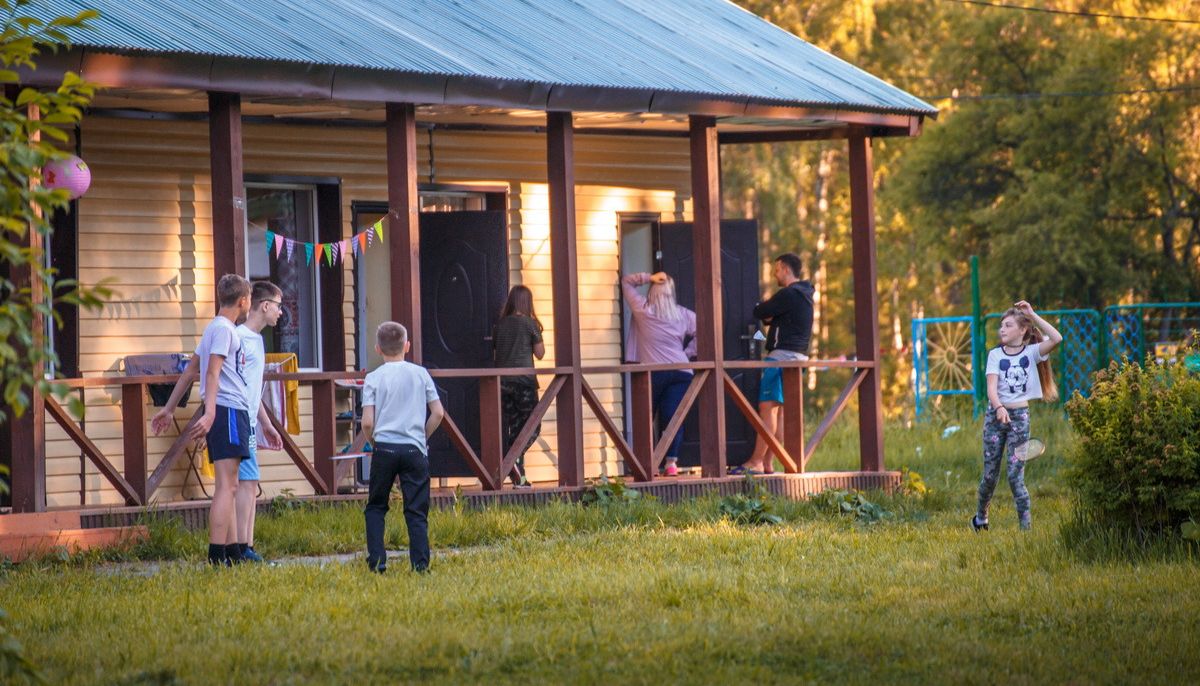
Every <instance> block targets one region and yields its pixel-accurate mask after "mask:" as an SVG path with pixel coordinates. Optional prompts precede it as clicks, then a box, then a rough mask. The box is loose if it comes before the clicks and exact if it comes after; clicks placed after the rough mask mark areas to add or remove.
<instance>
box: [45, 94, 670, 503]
mask: <svg viewBox="0 0 1200 686" xmlns="http://www.w3.org/2000/svg"><path fill="white" fill-rule="evenodd" d="M82 139H83V157H84V158H85V159H86V160H87V162H88V164H89V165H90V167H91V169H92V179H93V181H92V188H91V190H90V191H89V192H88V194H87V195H86V196H85V197H84V198H83V199H82V200H81V201H80V205H79V211H80V214H79V260H80V264H79V267H80V277H81V280H82V281H83V282H84V283H85V284H89V285H94V284H96V283H99V282H101V281H102V280H107V281H108V282H109V284H110V286H111V287H113V288H114V289H115V290H116V291H117V295H116V296H115V297H114V298H113V300H112V302H110V303H109V304H107V305H106V306H105V307H104V309H103V310H102V311H100V312H96V313H92V312H86V311H85V312H81V314H80V350H81V353H80V369H81V372H82V374H83V375H84V376H106V375H117V374H119V373H120V361H121V359H122V358H123V357H124V356H125V355H128V354H135V353H154V352H179V351H190V350H192V349H193V348H194V347H195V344H196V342H197V340H198V338H199V335H200V332H201V331H202V330H203V328H204V325H205V324H206V323H207V321H208V320H209V318H210V317H211V316H212V313H213V309H214V308H213V305H212V303H211V294H212V287H213V281H214V275H213V270H212V264H213V257H212V224H211V217H212V208H211V205H210V198H211V189H210V177H209V166H208V154H209V153H208V129H207V125H206V124H205V123H196V122H161V121H131V120H122V119H105V118H95V119H88V120H86V121H85V122H84V124H83V135H82ZM424 143H425V141H424V140H423V141H422V145H420V146H418V152H419V154H420V156H421V159H420V169H419V171H420V175H421V180H422V181H427V180H428V178H429V176H428V175H429V168H428V160H427V155H428V147H427V145H425V144H424ZM434 146H435V160H436V171H437V178H436V179H435V180H436V181H437V182H438V183H477V184H483V185H503V186H506V187H508V188H509V190H510V194H509V213H508V219H509V264H510V269H511V276H510V281H511V283H513V284H518V283H524V284H526V285H529V286H530V287H531V288H533V290H534V293H535V297H536V306H537V308H538V311H539V314H540V315H541V316H542V318H543V320H544V321H545V322H546V324H547V325H548V327H549V328H548V330H547V331H546V341H547V357H546V360H544V361H543V362H542V364H543V365H546V366H552V365H553V364H554V342H553V340H554V339H553V326H552V315H553V307H552V304H551V302H550V297H551V291H550V283H551V278H550V259H549V245H548V243H549V241H548V228H549V227H548V198H547V188H546V183H545V179H546V173H545V141H544V139H543V138H542V137H540V136H537V135H533V134H509V133H505V134H497V133H484V132H462V133H459V132H455V133H447V132H441V131H439V132H437V133H436V134H435V138H434ZM244 147H245V172H246V173H247V174H286V175H289V176H318V177H338V178H340V179H341V180H342V200H343V208H342V216H343V219H344V226H343V232H344V234H345V235H347V236H348V235H350V234H351V233H352V232H353V230H354V228H355V227H351V226H350V221H351V218H352V214H351V209H350V205H351V202H352V201H384V200H386V199H387V186H386V172H385V158H384V136H383V131H382V130H378V129H370V130H364V129H349V128H344V129H339V128H318V127H313V128H307V127H304V128H300V127H295V126H263V125H251V126H247V127H246V129H245V135H244ZM576 157H577V159H576V168H575V172H576V182H577V190H576V208H577V214H576V216H577V223H578V262H579V297H580V312H581V317H580V319H581V326H582V328H583V336H582V339H583V346H582V348H583V357H584V361H585V364H614V363H617V362H619V361H620V360H619V356H620V318H619V312H620V309H619V303H618V290H617V288H616V281H617V270H618V264H619V255H618V234H617V213H618V212H659V213H662V214H663V216H664V219H667V220H675V221H679V220H684V219H686V218H687V213H688V212H690V206H689V204H688V203H687V196H688V193H689V191H688V179H689V177H688V150H687V145H686V142H685V141H679V140H666V139H644V138H618V137H609V136H603V137H591V136H581V137H579V138H577V139H576ZM345 268H346V279H345V283H346V289H345V300H344V302H345V307H344V311H345V313H346V317H347V321H346V332H347V335H346V338H345V343H344V344H345V346H346V351H347V361H348V364H349V365H350V366H351V367H354V366H355V351H354V349H353V341H354V336H353V331H354V321H353V315H354V307H353V283H352V281H353V279H352V277H351V273H350V264H349V262H347V265H346V267H345ZM326 344H328V341H327V342H326ZM589 382H590V383H591V384H592V386H593V388H594V389H595V390H596V393H597V394H598V395H599V397H600V398H601V400H602V401H603V402H605V404H606V405H607V408H608V410H609V411H610V413H611V414H612V415H613V416H614V417H615V418H617V419H618V421H619V418H620V416H621V412H622V408H621V390H620V378H619V377H618V376H616V375H594V376H591V377H589ZM543 385H544V384H543ZM305 395H307V394H305ZM196 396H197V393H196V391H195V390H194V391H193V400H192V403H191V404H190V407H189V408H187V409H186V410H183V411H181V412H180V413H179V417H180V420H181V422H182V421H184V417H185V416H187V415H190V413H191V412H192V411H193V410H194V408H195V407H196V402H197V399H196ZM86 402H87V406H88V413H87V421H86V431H87V434H88V435H89V436H90V437H92V438H93V440H95V442H96V444H97V446H98V447H99V448H100V450H101V451H102V452H103V453H104V454H105V455H106V456H108V457H109V459H110V460H111V461H112V462H113V463H114V464H115V465H116V466H117V467H118V468H120V467H121V466H122V456H121V451H122V445H121V425H120V416H119V408H118V403H119V392H118V390H117V389H116V388H110V389H95V390H89V391H88V392H87V394H86ZM309 410H310V404H309V402H308V398H307V397H305V398H304V401H303V402H302V408H301V417H302V422H304V423H310V422H311V419H310V415H309ZM150 411H151V412H153V410H152V409H151V410H150ZM585 414H586V415H587V422H586V425H585V439H584V446H585V449H586V464H587V473H588V474H589V475H597V474H600V473H606V474H616V473H619V472H620V471H621V470H620V467H619V464H618V463H619V457H618V456H617V454H616V452H615V451H614V450H613V449H612V447H611V442H610V441H609V439H608V437H607V436H605V435H604V434H603V432H602V431H601V429H600V427H599V424H598V423H597V422H596V421H595V420H594V419H592V418H591V415H590V412H589V411H587V410H585ZM553 419H554V412H553V409H552V410H551V412H550V413H549V414H548V415H547V419H546V421H545V423H544V425H543V430H542V438H541V439H539V441H538V443H537V445H536V446H535V447H534V448H533V449H532V450H531V451H530V453H529V455H528V458H527V466H528V470H529V473H530V477H531V478H532V479H534V480H536V481H551V480H554V479H556V478H557V477H556V471H555V468H554V464H555V461H556V457H555V455H554V451H553V443H554V436H555V427H554V422H553ZM168 433H169V434H171V435H170V436H164V437H157V438H151V439H150V454H151V458H150V461H151V465H150V467H151V468H153V463H154V461H155V460H157V459H158V456H161V455H162V453H163V452H165V450H166V449H167V447H168V446H169V445H170V442H171V440H172V438H173V435H174V430H173V429H172V430H171V431H169V432H168ZM297 438H298V442H299V444H300V445H301V447H303V448H305V450H306V452H307V451H309V450H310V449H311V445H312V437H311V434H310V433H309V432H307V431H306V432H305V433H304V434H302V435H301V436H299V437H297ZM47 459H48V463H47V499H48V504H49V505H51V506H58V505H75V504H78V503H79V489H80V478H79V466H80V459H79V451H78V450H77V449H76V448H75V446H74V444H73V443H71V442H70V441H69V440H68V439H67V438H66V436H65V435H64V434H63V432H62V431H61V430H60V429H59V427H58V426H57V425H55V424H54V423H53V421H49V422H48V430H47ZM260 462H261V463H262V471H263V482H262V486H263V491H264V495H265V496H267V497H270V496H273V495H275V494H277V493H279V492H280V491H281V490H282V489H285V488H288V489H291V490H293V491H294V492H296V493H298V494H303V493H310V492H311V489H310V488H309V486H308V485H307V483H306V482H305V481H303V479H302V478H301V477H300V475H299V472H298V471H297V470H296V469H295V467H294V466H293V465H292V464H291V461H290V460H289V459H288V458H287V456H286V455H284V454H283V453H275V452H264V453H262V454H261V455H260ZM184 471H185V465H183V464H181V465H180V466H179V467H178V468H177V469H176V470H174V472H173V473H172V474H171V475H170V476H169V478H168V479H167V480H166V481H165V482H164V485H163V487H162V488H160V490H159V491H158V493H157V494H156V499H157V500H159V501H165V500H177V499H180V498H181V497H196V496H198V495H199V492H198V490H197V489H196V487H195V477H194V476H192V477H190V483H189V488H188V492H187V493H186V494H181V492H180V486H181V484H182V483H183V477H184ZM85 472H86V473H85V477H84V478H85V488H86V490H87V502H88V504H98V503H113V504H116V503H119V502H120V498H119V497H118V496H117V494H116V492H115V491H114V490H113V489H111V488H109V487H108V486H107V484H106V483H105V482H104V480H103V478H102V477H100V476H99V474H98V473H97V472H96V470H95V469H94V468H93V467H91V465H90V464H89V465H87V468H86V470H85ZM464 483H467V484H470V483H472V481H471V480H468V481H465V482H464Z"/></svg>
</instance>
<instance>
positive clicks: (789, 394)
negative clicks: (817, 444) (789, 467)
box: [781, 367, 805, 472]
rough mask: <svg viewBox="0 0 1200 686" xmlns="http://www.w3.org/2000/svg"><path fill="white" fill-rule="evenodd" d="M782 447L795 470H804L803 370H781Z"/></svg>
mask: <svg viewBox="0 0 1200 686" xmlns="http://www.w3.org/2000/svg"><path fill="white" fill-rule="evenodd" d="M781 416H782V417H783V448H784V450H787V452H788V455H791V457H792V459H793V460H795V462H796V468H797V469H796V471H798V472H803V471H804V461H805V457H804V370H803V369H799V368H797V367H786V368H784V370H783V413H782V415H781Z"/></svg>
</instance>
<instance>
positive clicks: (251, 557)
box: [242, 546, 263, 562]
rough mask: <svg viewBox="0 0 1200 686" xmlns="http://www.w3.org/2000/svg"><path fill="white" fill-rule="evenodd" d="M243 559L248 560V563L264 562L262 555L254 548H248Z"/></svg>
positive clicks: (243, 554)
mask: <svg viewBox="0 0 1200 686" xmlns="http://www.w3.org/2000/svg"><path fill="white" fill-rule="evenodd" d="M242 557H243V558H244V559H245V560H246V562H263V558H262V555H259V554H258V551H257V550H255V549H254V546H250V547H248V548H246V550H245V552H243V553H242Z"/></svg>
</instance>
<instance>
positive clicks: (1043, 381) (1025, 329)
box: [971, 300, 1062, 531]
mask: <svg viewBox="0 0 1200 686" xmlns="http://www.w3.org/2000/svg"><path fill="white" fill-rule="evenodd" d="M999 333H1000V345H999V346H997V347H995V348H993V349H992V350H991V351H990V352H988V358H987V366H986V367H985V373H986V374H987V396H988V410H987V416H986V417H985V418H984V422H983V478H982V479H981V480H980V482H979V501H978V508H977V509H976V512H975V514H974V515H973V516H972V517H971V528H972V529H974V530H975V531H981V530H984V529H987V528H988V505H989V504H990V503H991V500H992V493H994V492H995V490H996V482H997V481H998V480H999V478H1000V464H1001V462H1002V461H1003V459H1004V458H1005V456H1007V458H1008V486H1009V488H1011V489H1012V493H1013V501H1014V502H1015V503H1016V506H1017V522H1018V524H1019V525H1020V527H1021V528H1022V529H1028V528H1030V526H1031V525H1032V520H1031V516H1030V510H1029V489H1027V488H1026V487H1025V463H1024V462H1022V461H1021V460H1018V459H1016V458H1015V457H1013V450H1014V449H1015V448H1016V447H1017V446H1018V445H1020V444H1022V443H1024V442H1025V441H1028V440H1029V401H1030V400H1042V399H1044V400H1047V401H1054V400H1055V399H1056V398H1057V397H1058V390H1057V389H1056V388H1055V385H1054V375H1053V373H1052V372H1051V370H1050V362H1049V360H1050V351H1051V350H1054V348H1056V347H1057V346H1058V344H1059V343H1061V342H1062V334H1060V333H1059V332H1058V330H1057V329H1055V328H1054V327H1053V326H1051V325H1050V323H1049V322H1047V321H1046V320H1045V319H1042V318H1041V317H1039V316H1038V315H1037V313H1035V312H1034V311H1033V307H1031V306H1030V305H1029V303H1027V302H1025V301H1024V300H1022V301H1020V302H1018V303H1017V304H1016V305H1015V306H1013V307H1012V309H1010V310H1008V311H1007V312H1005V313H1004V316H1003V317H1001V318H1000V331H999Z"/></svg>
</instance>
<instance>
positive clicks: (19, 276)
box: [0, 85, 46, 512]
mask: <svg viewBox="0 0 1200 686" xmlns="http://www.w3.org/2000/svg"><path fill="white" fill-rule="evenodd" d="M5 91H6V93H5V94H6V95H7V96H8V98H9V100H12V101H13V102H16V100H17V96H18V94H19V93H20V87H19V86H16V85H10V86H6V87H5ZM26 116H28V117H29V118H30V119H38V118H39V117H40V116H41V113H40V112H39V111H38V108H37V107H36V106H32V105H31V106H29V109H28V113H27V115H26ZM35 140H36V139H35ZM20 247H22V248H28V249H29V250H31V251H32V253H33V255H34V257H33V259H41V254H42V248H43V242H42V234H41V233H39V232H38V231H35V230H34V229H33V227H32V226H30V227H29V230H28V231H26V232H25V240H24V245H22V246H20ZM34 274H35V270H34V268H33V267H32V265H25V266H18V267H13V268H12V270H11V271H10V272H9V274H8V278H9V279H10V280H11V281H12V285H13V289H14V290H16V291H20V290H22V289H25V288H28V289H29V291H30V299H31V303H30V304H31V305H32V306H33V310H32V313H31V316H30V322H29V326H30V329H31V331H32V332H33V344H34V345H35V346H41V345H43V344H44V342H43V337H42V331H43V329H44V328H45V325H46V321H45V317H44V316H43V315H42V312H41V310H40V305H41V304H42V295H43V293H42V288H41V284H40V283H38V282H37V279H36V277H35V275H34ZM16 347H17V354H18V355H24V354H25V353H27V352H28V351H27V350H25V349H24V348H23V347H21V346H20V345H17V346H16ZM44 373H45V369H44V366H43V365H42V364H41V363H38V364H37V365H35V366H34V368H33V378H34V381H35V382H36V381H37V380H38V379H40V378H42V375H43V374H44ZM5 413H6V414H7V419H6V420H5V421H6V422H7V424H8V427H7V431H6V432H5V437H6V438H7V443H8V445H4V446H0V448H3V449H4V450H5V452H7V453H8V454H9V455H10V456H11V457H12V462H11V464H10V466H11V469H12V472H11V473H10V474H9V475H8V479H9V486H10V487H11V489H12V509H13V512H41V511H43V510H45V509H46V406H45V399H44V398H43V397H42V394H41V393H38V390H37V387H36V386H35V387H34V388H31V389H30V391H29V406H28V407H27V408H26V409H25V413H24V414H22V415H21V416H20V417H17V416H16V414H15V413H14V412H13V410H12V408H6V412H5Z"/></svg>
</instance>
